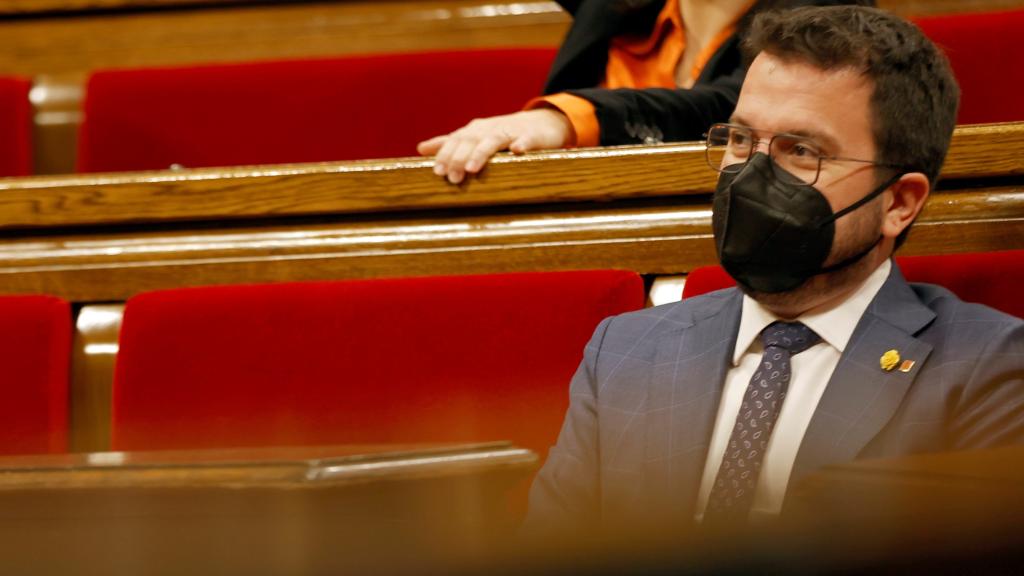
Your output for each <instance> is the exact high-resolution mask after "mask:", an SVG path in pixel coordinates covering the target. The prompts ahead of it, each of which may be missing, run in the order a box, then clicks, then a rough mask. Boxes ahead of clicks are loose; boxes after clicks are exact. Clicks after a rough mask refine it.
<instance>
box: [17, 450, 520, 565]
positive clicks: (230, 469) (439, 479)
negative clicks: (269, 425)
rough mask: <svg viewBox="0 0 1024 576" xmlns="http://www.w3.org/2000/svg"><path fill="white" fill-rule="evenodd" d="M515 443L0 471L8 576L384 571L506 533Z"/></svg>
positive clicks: (79, 461)
mask: <svg viewBox="0 0 1024 576" xmlns="http://www.w3.org/2000/svg"><path fill="white" fill-rule="evenodd" d="M536 465H537V457H536V455H534V454H532V453H531V452H529V451H528V450H522V449H518V448H514V447H511V446H509V445H507V444H491V445H468V446H447V447H437V448H421V449H411V448H410V447H401V446H395V447H386V446H377V447H372V446H365V447H325V448H319V449H311V448H301V449H283V450H282V449H277V450H273V449H271V450H247V451H244V452H225V451H219V452H214V453H201V452H189V453H182V452H166V453H152V454H148V455H146V454H132V453H128V454H126V453H99V454H85V455H78V456H71V457H53V458H20V459H5V460H3V461H2V462H0V536H2V537H0V554H3V558H4V567H5V568H6V569H7V570H9V571H10V572H11V573H18V574H21V573H31V574H68V573H75V574H78V573H83V572H85V573H95V574H142V573H144V574H196V573H200V574H313V573H316V574H320V573H366V572H371V573H381V572H385V573H387V572H392V571H394V570H397V569H398V568H400V567H403V566H405V567H410V566H422V565H423V564H422V563H423V562H426V561H428V559H432V560H433V561H435V562H436V561H439V560H445V559H447V560H449V561H450V560H452V559H455V558H459V557H464V556H468V555H473V554H479V553H482V552H485V551H487V550H488V549H490V548H492V547H494V546H495V545H497V544H498V543H500V542H501V541H503V540H506V539H508V538H509V537H510V535H511V529H512V527H513V524H512V518H511V516H510V514H509V513H508V512H507V510H505V499H504V496H505V494H506V493H507V490H508V488H509V487H510V486H512V485H514V484H515V483H516V482H517V481H520V480H522V479H524V478H525V477H526V476H527V475H528V474H529V473H530V472H531V471H533V470H534V469H535V468H536Z"/></svg>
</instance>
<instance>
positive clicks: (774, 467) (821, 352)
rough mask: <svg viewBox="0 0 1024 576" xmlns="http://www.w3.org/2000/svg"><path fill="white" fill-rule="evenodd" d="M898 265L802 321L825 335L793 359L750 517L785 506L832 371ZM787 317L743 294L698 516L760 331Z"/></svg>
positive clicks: (756, 354) (755, 361) (885, 267)
mask: <svg viewBox="0 0 1024 576" xmlns="http://www.w3.org/2000/svg"><path fill="white" fill-rule="evenodd" d="M891 267H892V264H891V263H890V261H889V260H886V261H885V262H884V263H882V264H881V265H880V266H879V267H878V268H876V269H875V271H874V272H872V273H871V275H870V276H869V277H868V278H867V280H865V281H864V282H863V284H861V286H860V287H859V288H857V290H856V291H855V292H854V293H853V294H851V295H850V297H848V298H847V299H846V300H844V301H843V302H841V303H839V304H838V305H836V306H834V307H832V308H829V309H827V310H816V311H814V312H812V313H808V314H805V315H803V316H800V317H799V318H797V319H796V320H797V321H799V322H803V323H804V324H805V325H806V326H807V327H808V328H810V329H811V330H814V331H815V332H816V333H817V334H818V336H821V342H819V343H817V344H815V345H814V346H812V347H810V348H808V349H807V350H805V351H803V352H801V353H799V354H797V355H795V356H793V358H792V360H791V361H790V365H791V367H792V375H791V377H790V382H789V388H788V391H787V392H786V400H785V401H784V402H783V403H782V410H781V411H780V412H779V419H778V421H777V422H776V423H775V428H774V430H773V431H772V435H771V438H770V439H769V441H768V448H767V450H766V451H765V455H764V461H763V462H762V463H761V475H760V477H759V478H758V481H757V492H756V494H755V495H754V502H753V505H752V507H751V515H750V518H751V520H752V521H757V520H758V519H759V518H763V517H765V516H775V515H777V514H778V513H779V511H780V510H781V509H782V500H783V498H784V497H785V495H786V486H787V485H788V484H789V475H790V473H791V472H792V470H793V462H794V461H795V460H796V454H797V451H798V450H799V449H800V443H801V441H802V440H803V437H804V433H805V432H806V431H807V426H808V425H809V424H810V422H811V417H812V416H813V415H814V410H815V409H816V408H817V406H818V401H819V400H820V399H821V396H822V394H824V393H825V388H826V386H827V385H828V381H829V379H830V378H831V377H832V372H833V371H834V370H835V368H836V365H837V364H838V363H839V357H840V356H841V355H842V353H843V350H844V349H845V348H846V344H847V343H848V342H849V341H850V336H852V335H853V330H854V328H856V327H857V323H858V322H860V318H861V316H863V315H864V311H865V310H866V309H867V307H868V304H870V303H871V300H872V299H874V297H875V294H877V293H878V291H879V289H881V287H882V284H884V283H885V280H886V278H888V277H889V270H890V268H891ZM776 320H781V318H779V317H778V316H776V315H774V314H772V313H771V312H769V311H768V310H766V309H765V308H764V307H762V306H761V305H760V304H758V303H757V301H756V300H754V299H753V298H750V297H749V296H744V297H743V311H742V315H741V317H740V328H739V335H738V337H737V339H736V349H735V350H734V351H733V357H732V368H730V369H729V372H728V373H727V374H726V376H725V387H724V389H723V390H722V399H721V402H719V404H718V416H717V417H716V418H715V429H714V433H713V434H712V435H711V445H710V447H709V449H708V459H707V461H706V462H705V463H704V475H703V477H702V479H701V483H700V492H699V493H698V499H697V508H696V510H697V520H698V521H700V520H702V519H703V517H704V508H705V507H706V506H707V502H708V496H709V494H710V493H711V487H712V486H713V485H714V483H715V477H716V476H717V475H718V469H719V467H720V466H721V465H722V457H723V456H724V455H725V448H726V445H727V444H728V443H729V436H730V435H731V433H732V429H733V427H734V426H735V424H736V416H737V414H738V413H739V410H740V404H742V403H743V395H744V393H745V392H746V390H747V385H748V384H749V383H750V378H751V376H753V374H754V371H755V370H756V369H757V367H758V366H759V365H760V363H761V355H762V353H763V352H764V347H763V345H762V344H761V338H760V334H761V331H762V330H764V328H765V327H767V326H768V325H769V324H771V323H772V322H775V321H776Z"/></svg>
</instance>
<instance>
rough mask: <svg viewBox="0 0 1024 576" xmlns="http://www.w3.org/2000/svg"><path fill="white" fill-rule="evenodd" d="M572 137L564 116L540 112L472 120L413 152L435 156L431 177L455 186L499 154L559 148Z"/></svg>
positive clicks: (547, 110)
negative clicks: (433, 175)
mask: <svg viewBox="0 0 1024 576" xmlns="http://www.w3.org/2000/svg"><path fill="white" fill-rule="evenodd" d="M572 135H573V129H572V124H570V123H569V119H568V118H567V117H566V116H565V115H564V114H562V113H561V112H559V111H558V110H555V109H552V108H539V109H537V110H526V111H524V112H516V113H514V114H506V115H504V116H493V117H491V118H480V119H477V120H473V121H472V122H470V123H469V124H466V125H465V126H463V127H462V128H459V129H458V130H456V131H455V132H452V133H451V134H446V135H444V136H437V137H434V138H431V139H430V140H425V141H423V142H420V143H419V145H418V146H416V150H417V151H418V152H419V153H420V154H422V155H424V156H430V155H431V154H434V155H436V156H437V157H436V158H435V162H434V173H435V174H437V175H438V176H447V177H448V181H449V182H451V183H452V184H458V183H459V182H462V179H463V178H464V177H465V175H466V174H467V173H469V174H476V173H477V172H479V171H480V170H481V169H483V167H484V165H485V164H487V161H488V160H490V159H491V156H494V154H495V153H496V152H498V151H500V150H511V151H512V152H513V153H515V154H521V153H523V152H526V151H528V150H547V149H551V148H562V147H564V146H566V145H567V144H568V143H569V140H570V138H572Z"/></svg>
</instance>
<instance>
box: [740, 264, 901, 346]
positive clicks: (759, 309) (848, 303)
mask: <svg viewBox="0 0 1024 576" xmlns="http://www.w3.org/2000/svg"><path fill="white" fill-rule="evenodd" d="M891 269H892V261H891V260H888V259H887V260H885V261H884V262H882V264H880V265H879V266H878V268H875V271H874V272H872V273H871V275H870V276H868V277H867V279H866V280H864V282H863V283H862V284H861V285H860V287H859V288H857V290H856V291H854V293H853V294H851V295H850V296H849V297H848V298H846V299H845V300H843V301H842V302H840V303H839V304H837V305H835V306H832V307H831V308H828V309H825V310H815V311H814V312H811V313H808V314H804V315H802V316H800V317H799V318H797V320H798V321H800V322H803V323H804V325H806V326H807V327H808V328H810V329H811V330H814V331H815V332H816V333H817V334H818V336H821V339H822V340H823V341H824V342H825V343H827V344H828V345H830V346H832V347H833V348H835V349H836V350H838V351H839V352H840V353H842V352H843V350H845V349H846V344H847V343H848V342H849V341H850V337H851V336H853V330H854V329H855V328H856V327H857V323H858V322H860V318H861V316H863V315H864V311H865V310H867V308H868V305H869V304H871V301H872V300H873V299H874V298H875V295H876V294H878V291H879V290H881V289H882V285H883V284H885V280H886V279H887V278H888V277H889V271H890V270H891ZM777 320H781V318H779V317H778V316H776V315H775V314H773V313H771V312H769V311H768V310H766V309H765V308H764V307H763V306H761V304H759V303H758V302H757V300H754V299H753V298H751V297H750V296H747V295H746V294H744V295H743V312H742V313H741V316H740V330H739V334H738V335H737V337H736V349H735V350H733V354H732V364H733V366H736V365H738V364H739V363H740V359H741V358H742V357H743V355H744V354H745V353H746V352H747V350H749V349H750V347H751V345H753V344H754V341H755V340H757V337H758V336H759V335H760V334H761V331H762V330H764V329H765V327H767V326H768V325H769V324H771V323H772V322H775V321H777Z"/></svg>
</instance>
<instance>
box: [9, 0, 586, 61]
mask: <svg viewBox="0 0 1024 576" xmlns="http://www.w3.org/2000/svg"><path fill="white" fill-rule="evenodd" d="M568 24H569V18H568V16H567V15H566V14H565V13H564V12H563V11H562V10H561V9H560V8H559V7H558V6H557V5H556V4H554V3H553V2H517V3H514V5H513V6H512V8H505V7H503V6H501V5H495V4H494V3H492V2H487V1H486V0H440V1H436V0H435V1H426V0H424V1H414V0H407V1H404V2H294V3H281V4H278V5H273V6H268V5H258V4H254V5H251V6H236V7H224V8H210V9H204V10H184V11H171V12H140V13H130V14H109V15H103V14H99V15H95V16H89V17H84V18H43V19H24V18H23V19H15V20H6V21H5V20H0V73H4V74H22V75H27V76H35V75H39V74H69V73H79V74H84V73H87V72H89V71H92V70H96V69H101V68H123V67H139V66H166V65H181V64H189V65H191V64H200V63H204V62H239V61H249V60H266V59H285V58H308V57H318V56H337V55H342V54H355V53H372V52H407V51H421V50H436V49H457V48H477V47H481V46H554V45H557V44H558V43H559V42H560V41H561V38H562V36H563V35H564V33H565V30H566V29H567V26H568Z"/></svg>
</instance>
